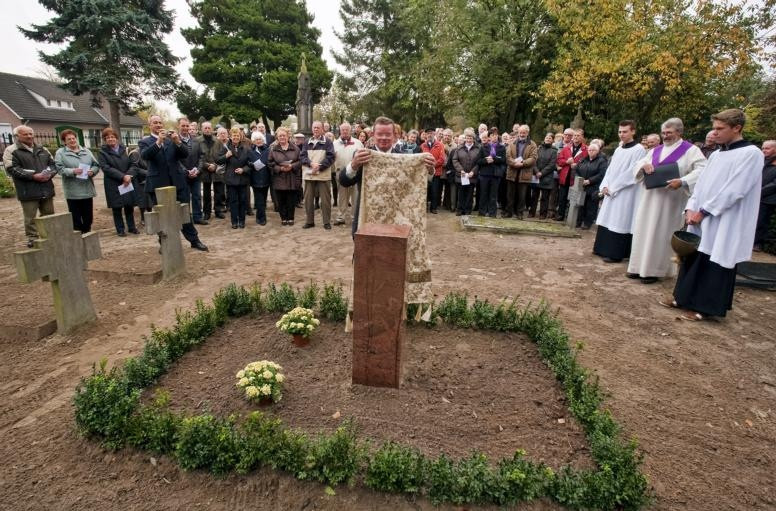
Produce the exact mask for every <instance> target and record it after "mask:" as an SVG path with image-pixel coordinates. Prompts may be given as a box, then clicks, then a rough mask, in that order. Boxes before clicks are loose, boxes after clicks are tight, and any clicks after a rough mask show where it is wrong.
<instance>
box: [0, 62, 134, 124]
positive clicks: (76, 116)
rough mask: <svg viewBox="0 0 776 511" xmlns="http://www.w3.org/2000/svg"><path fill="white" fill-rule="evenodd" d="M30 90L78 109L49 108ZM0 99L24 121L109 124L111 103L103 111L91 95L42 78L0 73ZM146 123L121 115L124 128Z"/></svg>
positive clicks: (104, 104) (130, 116) (105, 104)
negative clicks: (67, 89)
mask: <svg viewBox="0 0 776 511" xmlns="http://www.w3.org/2000/svg"><path fill="white" fill-rule="evenodd" d="M30 91H32V92H34V93H36V94H38V95H39V96H42V97H44V98H46V99H53V100H61V101H69V102H71V103H72V104H73V108H74V109H75V110H66V109H60V108H46V107H44V106H43V105H42V104H40V102H39V101H38V100H37V99H35V98H34V97H33V96H32V94H30ZM0 100H2V101H3V102H5V104H6V105H7V106H8V108H10V109H11V110H13V111H14V112H15V113H16V114H17V115H18V116H20V117H21V118H22V119H24V120H25V121H27V120H30V121H50V122H64V123H70V124H100V125H103V126H107V125H108V124H109V117H110V116H109V114H108V113H107V108H108V104H107V102H106V101H103V108H102V110H100V109H98V108H95V107H94V106H92V100H91V97H90V96H89V95H88V94H82V95H80V96H75V95H73V94H71V93H70V92H68V91H66V90H65V89H62V88H61V87H59V86H58V85H57V84H56V83H55V82H50V81H48V80H44V79H42V78H32V77H29V76H21V75H13V74H9V73H0ZM143 124H144V123H143V121H142V120H141V119H140V118H139V117H137V116H135V115H123V114H122V115H121V125H122V126H142V125H143Z"/></svg>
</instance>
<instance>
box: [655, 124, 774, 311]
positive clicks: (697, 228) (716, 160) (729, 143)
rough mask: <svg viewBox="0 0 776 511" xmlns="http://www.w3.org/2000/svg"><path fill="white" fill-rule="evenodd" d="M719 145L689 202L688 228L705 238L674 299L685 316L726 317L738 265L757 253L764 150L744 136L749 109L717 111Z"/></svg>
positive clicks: (684, 264)
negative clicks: (742, 133)
mask: <svg viewBox="0 0 776 511" xmlns="http://www.w3.org/2000/svg"><path fill="white" fill-rule="evenodd" d="M711 120H712V122H713V123H714V132H715V135H716V141H717V144H719V145H720V146H722V147H721V148H720V149H719V150H717V151H715V152H713V153H711V155H710V156H709V163H708V165H706V169H705V170H704V171H703V174H701V176H700V178H699V179H698V182H697V183H696V185H695V189H694V190H693V194H692V196H691V197H690V200H688V201H687V207H686V211H685V220H686V221H687V225H688V230H689V231H690V232H694V233H695V234H698V235H699V236H700V237H701V243H700V246H699V247H698V251H697V252H695V253H694V254H692V255H691V256H689V257H686V258H684V259H683V260H682V264H681V268H680V270H679V276H678V278H677V279H676V287H675V288H674V297H673V301H672V302H670V304H669V305H671V306H674V307H679V308H682V309H686V310H687V311H688V312H687V314H685V315H684V316H682V319H689V320H694V321H697V320H701V319H705V318H707V317H709V316H725V314H726V312H727V311H728V310H730V309H731V308H732V307H733V289H734V288H735V284H736V265H737V264H738V263H740V262H743V261H748V260H749V259H751V257H752V243H753V242H754V232H755V228H756V226H757V211H758V209H759V207H760V188H761V187H762V168H763V164H764V157H763V153H762V151H760V150H759V149H758V148H757V146H755V145H754V144H752V143H751V142H747V141H746V140H744V139H743V138H742V136H741V131H742V130H743V127H744V122H745V120H746V118H745V116H744V112H743V111H741V110H738V109H728V110H723V111H722V112H720V113H718V114H715V115H712V116H711Z"/></svg>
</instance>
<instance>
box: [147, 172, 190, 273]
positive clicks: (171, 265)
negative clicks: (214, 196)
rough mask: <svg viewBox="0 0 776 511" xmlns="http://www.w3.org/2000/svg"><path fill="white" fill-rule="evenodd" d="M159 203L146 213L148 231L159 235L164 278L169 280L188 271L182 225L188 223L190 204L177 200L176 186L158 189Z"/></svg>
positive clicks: (157, 197)
mask: <svg viewBox="0 0 776 511" xmlns="http://www.w3.org/2000/svg"><path fill="white" fill-rule="evenodd" d="M156 199H157V201H158V202H157V205H156V206H154V210H153V211H152V212H150V213H146V215H145V222H146V233H148V234H156V235H158V236H159V243H160V244H161V254H162V278H163V279H164V280H169V279H171V278H174V277H177V276H178V275H180V274H181V273H184V272H185V271H186V259H185V258H184V257H183V245H182V244H181V235H180V230H181V225H183V224H185V223H188V222H189V221H190V219H189V205H188V204H180V203H178V202H177V201H176V194H175V187H174V186H165V187H162V188H157V189H156Z"/></svg>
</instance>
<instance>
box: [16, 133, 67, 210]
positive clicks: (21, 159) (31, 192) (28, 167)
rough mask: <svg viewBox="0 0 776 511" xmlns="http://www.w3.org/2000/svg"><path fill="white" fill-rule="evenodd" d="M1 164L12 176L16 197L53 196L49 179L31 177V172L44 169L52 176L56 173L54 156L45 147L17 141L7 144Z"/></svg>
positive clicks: (38, 172)
mask: <svg viewBox="0 0 776 511" xmlns="http://www.w3.org/2000/svg"><path fill="white" fill-rule="evenodd" d="M3 165H4V166H5V170H6V171H7V172H8V173H9V174H10V175H11V177H12V178H13V185H14V188H16V198H17V199H19V200H40V199H48V198H49V197H53V196H54V183H52V182H51V179H49V180H48V181H44V182H42V183H41V182H39V181H35V180H34V179H33V178H32V175H33V174H40V173H41V172H44V171H45V172H47V173H49V174H50V175H51V176H52V177H53V176H54V175H56V173H57V169H56V167H55V166H54V158H52V157H51V153H50V152H48V149H46V148H45V147H43V146H39V145H35V146H33V147H32V148H29V147H27V146H25V145H23V144H19V143H17V144H13V145H11V146H8V147H7V148H6V149H5V153H4V154H3Z"/></svg>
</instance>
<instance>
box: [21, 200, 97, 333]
mask: <svg viewBox="0 0 776 511" xmlns="http://www.w3.org/2000/svg"><path fill="white" fill-rule="evenodd" d="M35 223H36V224H37V226H38V232H39V233H40V236H41V238H42V239H39V240H35V248H34V249H32V250H24V251H22V252H16V253H14V262H15V264H16V272H17V274H18V277H19V281H20V282H24V283H30V282H33V281H36V280H38V279H40V278H42V279H43V280H44V281H49V282H51V289H52V291H53V292H54V311H55V313H56V316H57V330H58V331H59V332H62V333H66V332H69V331H70V330H72V329H73V328H75V327H77V326H79V325H81V324H83V323H87V322H89V321H92V320H94V319H95V318H96V317H97V315H96V314H95V312H94V305H93V304H92V298H91V296H90V295H89V287H88V286H87V285H86V279H85V276H84V270H85V269H86V265H87V263H88V261H90V260H92V259H99V258H100V255H101V253H100V238H99V236H98V235H97V233H96V232H90V233H87V234H83V235H82V234H81V233H80V232H77V231H74V230H73V219H72V216H71V215H70V213H59V214H56V215H48V216H43V217H40V218H36V219H35Z"/></svg>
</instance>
